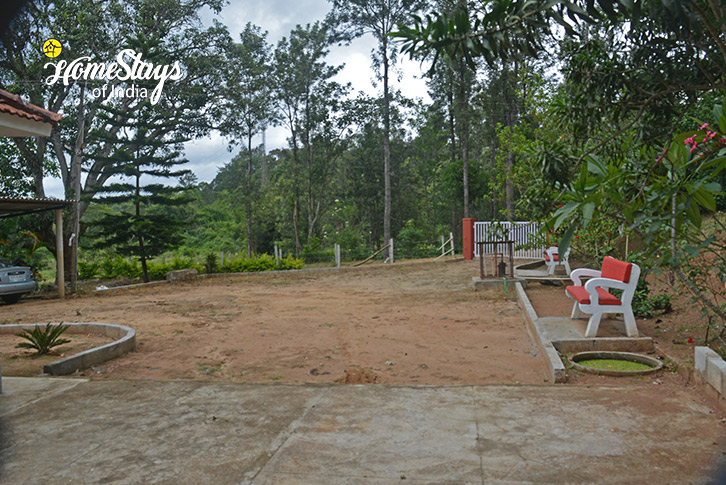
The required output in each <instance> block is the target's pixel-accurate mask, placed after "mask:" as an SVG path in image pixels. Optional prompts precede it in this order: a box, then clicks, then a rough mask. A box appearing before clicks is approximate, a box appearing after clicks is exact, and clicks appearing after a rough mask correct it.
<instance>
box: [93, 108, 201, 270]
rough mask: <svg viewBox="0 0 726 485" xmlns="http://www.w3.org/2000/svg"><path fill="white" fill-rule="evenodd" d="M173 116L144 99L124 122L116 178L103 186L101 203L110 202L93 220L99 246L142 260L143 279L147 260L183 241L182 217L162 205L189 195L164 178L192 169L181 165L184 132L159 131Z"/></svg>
mask: <svg viewBox="0 0 726 485" xmlns="http://www.w3.org/2000/svg"><path fill="white" fill-rule="evenodd" d="M169 122H173V121H169V120H165V119H164V113H163V111H161V112H159V111H156V112H155V110H154V108H153V107H152V106H151V105H150V104H148V103H145V104H144V105H142V106H140V107H139V109H138V110H137V115H136V117H135V118H133V119H131V120H127V121H125V122H124V126H123V127H122V130H121V132H122V133H123V134H124V135H123V137H122V138H120V139H117V141H116V143H117V148H116V150H115V151H114V153H113V155H112V158H113V162H114V163H113V165H112V166H113V172H114V175H115V177H114V182H112V183H110V184H108V185H106V186H104V187H99V190H98V192H99V193H100V194H101V196H100V197H99V201H100V202H101V203H104V204H107V205H112V206H111V207H110V208H109V212H107V213H106V214H105V215H104V216H103V217H101V218H100V219H99V220H97V221H94V225H97V226H98V232H97V234H96V238H97V241H98V242H97V246H98V247H102V248H107V247H108V246H112V247H114V248H115V250H116V251H117V252H119V253H120V254H122V255H125V256H135V257H137V258H139V261H141V269H142V273H143V279H144V281H145V282H148V281H149V272H148V266H147V261H148V260H149V259H151V258H153V257H154V256H158V255H160V254H163V253H164V252H165V251H168V250H170V249H174V248H176V247H178V246H179V245H180V244H181V241H182V238H181V234H180V231H181V229H182V228H183V222H182V220H181V219H180V218H179V217H174V215H173V214H172V213H170V212H169V211H166V210H164V208H167V207H175V206H179V205H182V204H184V203H186V202H187V201H188V199H186V198H185V197H183V196H181V195H180V193H181V192H182V191H183V190H184V188H183V187H182V186H179V185H177V186H167V185H164V184H163V183H161V181H160V179H168V178H173V179H176V180H177V181H181V179H182V177H184V176H186V175H188V174H190V173H191V172H190V171H189V170H185V169H180V168H178V166H179V165H182V164H184V163H186V162H187V160H184V159H181V158H179V157H180V152H179V149H180V148H181V144H182V143H183V142H184V141H186V139H184V138H176V137H170V136H168V135H167V136H164V137H160V136H157V135H156V134H155V132H156V131H157V130H158V129H159V127H160V126H163V125H164V124H166V123H169Z"/></svg>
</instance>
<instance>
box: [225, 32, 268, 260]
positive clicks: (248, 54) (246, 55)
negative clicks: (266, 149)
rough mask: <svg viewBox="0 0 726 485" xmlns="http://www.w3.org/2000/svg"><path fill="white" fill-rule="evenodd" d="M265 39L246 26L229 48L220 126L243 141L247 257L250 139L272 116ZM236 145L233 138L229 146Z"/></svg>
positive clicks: (251, 198) (251, 197)
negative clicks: (245, 165) (238, 38)
mask: <svg viewBox="0 0 726 485" xmlns="http://www.w3.org/2000/svg"><path fill="white" fill-rule="evenodd" d="M266 37H267V33H266V32H265V33H263V32H262V31H261V30H260V28H259V27H257V26H255V25H253V24H251V23H249V22H248V23H247V25H246V26H245V28H244V30H243V31H242V33H241V34H240V41H241V42H240V43H239V44H236V43H235V44H232V45H231V47H230V50H229V59H228V64H227V68H226V74H225V77H226V88H227V96H226V100H225V119H224V121H223V122H222V124H221V126H220V128H221V131H222V132H223V133H225V134H227V135H230V136H232V137H243V138H245V141H246V153H247V171H246V174H245V177H244V179H245V180H244V184H242V187H241V188H243V194H242V199H243V200H244V205H245V212H246V220H247V257H251V256H252V251H253V249H254V241H253V236H252V217H253V205H254V201H255V196H254V192H255V187H254V186H253V183H252V169H253V167H252V165H253V164H252V161H253V150H252V139H253V137H254V136H255V135H257V134H259V133H261V132H263V131H264V130H265V128H266V126H267V125H268V124H270V123H271V122H272V121H273V119H274V115H275V111H274V104H273V99H272V89H271V85H272V78H271V66H270V61H271V57H272V52H271V48H270V46H269V44H267V41H266ZM236 143H238V141H237V140H236V138H233V139H232V144H236Z"/></svg>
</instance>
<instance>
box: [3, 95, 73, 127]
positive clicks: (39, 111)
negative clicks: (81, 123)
mask: <svg viewBox="0 0 726 485" xmlns="http://www.w3.org/2000/svg"><path fill="white" fill-rule="evenodd" d="M0 113H8V114H11V115H15V116H19V117H21V118H27V119H29V120H34V121H41V122H44V123H52V124H53V125H57V124H58V122H60V120H61V118H62V117H63V115H60V114H58V113H53V112H52V111H48V110H47V109H43V108H41V107H39V106H35V105H34V104H30V103H26V102H25V101H23V99H22V98H21V97H20V96H19V95H17V94H12V93H9V92H7V91H5V90H4V89H0Z"/></svg>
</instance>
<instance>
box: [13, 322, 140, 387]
mask: <svg viewBox="0 0 726 485" xmlns="http://www.w3.org/2000/svg"><path fill="white" fill-rule="evenodd" d="M50 325H60V324H58V323H51V324H50ZM63 325H69V326H70V328H69V329H68V330H66V332H68V333H69V334H84V333H97V334H101V335H104V336H106V337H110V338H113V339H116V340H115V341H114V342H111V343H109V344H105V345H102V346H100V347H96V348H94V349H89V350H85V351H83V352H79V353H77V354H74V355H71V356H69V357H66V358H64V359H61V360H57V361H55V362H51V363H50V364H46V365H44V366H43V372H44V373H46V374H50V375H53V376H65V375H68V374H73V373H74V372H75V371H77V370H83V369H88V368H89V367H91V366H93V365H96V364H100V363H101V362H105V361H107V360H111V359H114V358H116V357H120V356H122V355H124V354H126V353H128V352H130V351H132V350H134V349H135V348H136V331H135V330H134V329H133V328H131V327H126V326H124V325H114V324H110V323H64V324H63ZM34 328H35V324H11V325H0V334H16V333H18V331H19V330H33V329H34Z"/></svg>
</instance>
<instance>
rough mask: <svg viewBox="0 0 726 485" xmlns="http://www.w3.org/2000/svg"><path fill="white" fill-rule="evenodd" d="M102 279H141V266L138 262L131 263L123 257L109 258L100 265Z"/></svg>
mask: <svg viewBox="0 0 726 485" xmlns="http://www.w3.org/2000/svg"><path fill="white" fill-rule="evenodd" d="M100 268H101V275H100V276H101V277H102V278H118V277H119V276H124V277H126V278H139V277H140V276H141V265H139V263H138V261H133V262H129V261H127V260H125V259H124V258H122V257H121V256H116V257H115V258H112V257H111V256H107V257H106V258H105V259H104V260H103V261H101V263H100Z"/></svg>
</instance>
